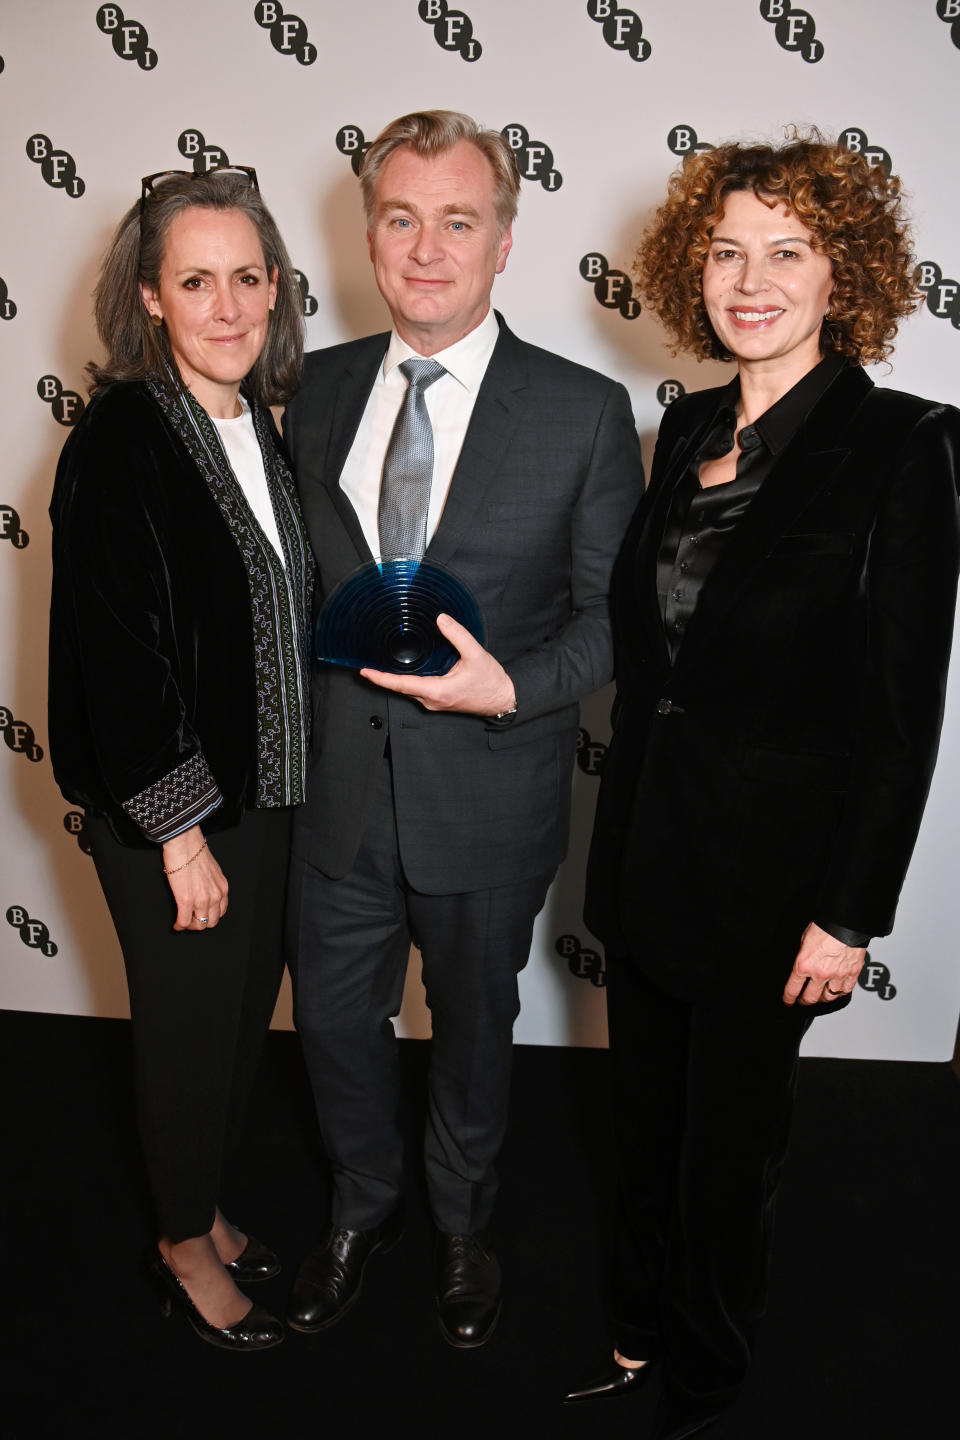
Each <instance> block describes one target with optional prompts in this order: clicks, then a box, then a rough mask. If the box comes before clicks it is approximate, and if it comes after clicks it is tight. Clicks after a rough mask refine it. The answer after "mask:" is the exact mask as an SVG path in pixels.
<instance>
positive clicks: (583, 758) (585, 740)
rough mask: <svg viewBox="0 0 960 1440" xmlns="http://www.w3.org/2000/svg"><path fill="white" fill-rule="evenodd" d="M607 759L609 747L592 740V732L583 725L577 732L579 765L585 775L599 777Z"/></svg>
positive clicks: (600, 741) (601, 742)
mask: <svg viewBox="0 0 960 1440" xmlns="http://www.w3.org/2000/svg"><path fill="white" fill-rule="evenodd" d="M606 758H607V747H606V745H604V743H603V741H602V740H592V739H591V738H590V731H589V730H586V729H584V727H583V726H582V725H581V726H580V729H579V730H578V731H577V764H578V765H579V766H580V769H581V770H582V771H583V773H584V775H593V776H597V775H599V774H600V772H601V770H602V769H603V762H604V760H606Z"/></svg>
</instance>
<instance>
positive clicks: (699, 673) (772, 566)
mask: <svg viewBox="0 0 960 1440" xmlns="http://www.w3.org/2000/svg"><path fill="white" fill-rule="evenodd" d="M722 394H723V391H722V390H707V391H703V392H700V393H698V394H693V395H689V396H685V397H683V398H681V399H680V400H677V401H676V402H675V403H674V404H673V405H671V406H670V407H669V409H668V410H667V411H666V413H665V415H664V418H663V423H662V425H661V429H660V436H659V439H658V442H657V450H656V454H655V457H654V463H653V470H652V475H651V481H650V486H649V488H648V490H647V492H646V494H645V496H644V498H643V500H642V501H641V504H640V506H639V508H638V510H637V513H636V515H635V516H634V519H633V521H632V522H631V525H630V528H629V530H628V532H627V536H626V539H625V541H624V544H623V548H622V550H621V553H620V556H619V559H618V561H617V564H616V567H615V570H614V579H613V592H612V601H611V606H612V614H613V630H614V644H615V650H616V667H617V700H616V705H615V724H614V736H613V740H612V744H611V747H610V751H609V753H608V756H607V760H606V764H605V767H604V773H603V777H602V783H601V790H600V796H599V802H598V810H597V821H596V829H595V835H594V842H593V847H592V851H591V858H590V866H589V875H588V903H587V923H588V924H589V926H590V928H591V929H592V930H593V932H594V933H595V934H596V935H598V936H599V937H600V938H601V939H603V940H604V941H605V942H606V943H607V944H608V945H610V946H613V947H614V948H616V949H618V950H620V951H624V952H625V953H628V954H631V955H634V956H636V957H638V958H639V960H640V963H642V964H646V963H647V962H645V961H644V960H643V957H644V956H647V957H649V966H650V970H651V975H652V978H655V979H657V980H658V981H659V982H660V983H662V984H663V986H664V988H667V989H668V990H673V991H674V992H676V993H678V994H683V995H689V994H702V993H703V991H704V987H709V986H710V985H711V983H714V982H716V981H717V977H718V976H720V977H725V982H726V983H727V984H728V985H729V981H730V978H731V977H733V978H735V979H736V980H737V981H742V982H743V985H744V993H747V992H748V991H752V990H754V989H756V990H758V991H759V990H763V991H764V992H765V993H766V992H769V995H770V997H771V998H772V997H775V996H778V995H779V992H780V990H781V989H782V986H783V984H784V982H785V980H786V977H787V974H788V973H789V969H790V965H791V964H792V961H793V957H794V955H795V954H796V950H797V948H798V945H799V940H800V935H801V933H802V931H803V929H804V927H805V926H806V924H807V923H808V922H809V921H811V920H814V919H816V918H817V917H818V916H825V917H829V919H830V920H832V921H834V922H835V923H836V924H838V925H842V926H845V927H848V928H851V929H854V930H858V931H862V932H863V933H865V934H870V935H885V934H887V933H888V932H889V930H890V929H891V927H892V924H893V917H894V911H895V908H896V903H897V898H898V895H899V891H900V887H901V885H902V882H903V878H904V875H905V872H906V868H907V864H908V862H909V859H910V854H911V852H912V849H913V845H914V842H915V840H916V836H917V831H918V828H919V824H920V818H921V815H922V812H923V806H924V802H925V799H926V795H927V789H928V786H929V784H930V778H931V775H932V772H933V766H934V761H935V758H936V752H937V743H938V738H939V731H940V723H941V717H942V712H943V701H944V692H945V685H946V674H947V662H948V657H949V653H950V644H951V638H952V633H953V613H954V599H955V594H956V586H957V573H958V567H960V529H958V510H957V483H958V468H960V412H958V411H957V410H956V409H955V408H954V407H952V406H949V405H937V404H933V403H931V402H929V401H925V400H921V399H918V398H917V397H916V396H912V395H906V394H903V393H900V392H898V391H894V390H881V389H876V388H875V387H874V386H873V384H872V382H871V381H870V379H869V378H868V377H867V375H866V374H865V373H864V372H863V371H862V370H861V369H859V368H858V367H856V366H851V367H848V368H845V369H843V370H842V371H841V372H840V373H839V375H838V376H837V377H836V379H834V380H833V382H832V383H831V384H830V386H829V387H828V389H827V390H826V392H825V393H824V395H823V396H822V397H821V398H820V399H819V400H818V401H817V403H816V404H815V405H814V406H813V408H812V410H811V411H810V413H809V415H808V416H807V417H806V419H805V420H804V422H803V424H802V425H801V427H800V429H799V431H798V433H797V434H796V436H795V437H794V438H793V439H792V440H791V441H790V443H789V444H788V445H787V446H786V447H785V449H784V450H783V451H782V452H781V453H780V454H779V455H778V456H777V459H776V461H775V463H774V465H773V467H772V469H771V471H770V473H769V475H768V476H767V477H766V479H765V480H764V483H763V485H762V486H761V488H760V490H759V491H758V493H757V494H756V496H755V497H754V499H753V501H752V503H751V505H750V507H749V509H748V510H747V512H746V513H745V515H744V516H743V518H742V519H741V520H740V521H739V523H738V524H737V526H736V529H735V530H734V531H733V532H732V534H731V535H730V537H729V539H728V541H727V544H726V546H725V548H724V552H723V554H722V556H721V557H720V558H719V560H718V561H717V564H716V566H715V568H714V569H713V571H712V572H711V574H710V576H709V578H708V580H707V581H706V583H705V585H704V587H703V591H702V594H701V595H700V598H699V602H698V604H697V607H696V611H695V613H694V615H693V617H692V619H691V621H690V624H689V627H688V629H687V632H686V636H685V638H684V641H683V644H682V646H681V647H680V650H679V653H678V655H677V659H676V663H675V664H671V663H670V657H669V654H668V649H667V644H666V637H665V633H664V625H663V619H662V616H661V612H660V607H659V604H658V599H657V586H656V568H657V555H658V550H659V546H660V542H661V536H662V534H663V527H664V523H665V519H666V513H667V509H668V506H669V501H670V495H671V493H672V489H673V484H674V481H675V479H676V476H677V475H678V474H679V473H680V472H681V471H682V469H683V467H684V466H686V464H687V463H688V462H689V459H690V456H691V455H693V454H695V453H696V450H697V447H698V446H699V445H700V444H702V440H703V437H704V435H705V434H706V433H707V432H708V428H709V426H710V425H711V424H712V423H713V419H714V416H715V414H716V410H717V406H718V403H719V400H720V397H721V396H722Z"/></svg>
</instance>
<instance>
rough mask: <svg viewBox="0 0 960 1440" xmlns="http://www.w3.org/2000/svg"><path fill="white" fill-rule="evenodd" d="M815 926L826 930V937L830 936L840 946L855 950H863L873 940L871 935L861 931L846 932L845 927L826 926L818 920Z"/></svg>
mask: <svg viewBox="0 0 960 1440" xmlns="http://www.w3.org/2000/svg"><path fill="white" fill-rule="evenodd" d="M817 924H818V925H819V926H820V929H821V930H826V932H827V934H828V935H832V936H833V938H834V940H839V941H840V944H841V945H850V946H852V947H853V949H855V950H861V949H863V948H864V946H866V945H869V944H870V941H871V940H872V939H873V936H872V935H867V934H865V933H864V931H862V930H848V929H847V927H846V926H845V925H834V924H832V923H829V924H828V923H827V922H826V921H824V920H818V921H817Z"/></svg>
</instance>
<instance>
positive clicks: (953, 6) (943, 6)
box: [0, 0, 960, 65]
mask: <svg viewBox="0 0 960 1440" xmlns="http://www.w3.org/2000/svg"><path fill="white" fill-rule="evenodd" d="M937 14H938V15H939V16H940V19H941V20H942V21H943V22H944V23H945V24H946V25H949V26H950V39H951V40H952V41H953V43H954V45H956V47H957V49H958V50H960V0H937ZM2 63H3V62H2V61H0V65H2Z"/></svg>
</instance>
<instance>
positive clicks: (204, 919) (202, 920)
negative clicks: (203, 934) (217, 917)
mask: <svg viewBox="0 0 960 1440" xmlns="http://www.w3.org/2000/svg"><path fill="white" fill-rule="evenodd" d="M197 924H198V925H209V924H210V917H209V916H208V915H198V916H197Z"/></svg>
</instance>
